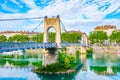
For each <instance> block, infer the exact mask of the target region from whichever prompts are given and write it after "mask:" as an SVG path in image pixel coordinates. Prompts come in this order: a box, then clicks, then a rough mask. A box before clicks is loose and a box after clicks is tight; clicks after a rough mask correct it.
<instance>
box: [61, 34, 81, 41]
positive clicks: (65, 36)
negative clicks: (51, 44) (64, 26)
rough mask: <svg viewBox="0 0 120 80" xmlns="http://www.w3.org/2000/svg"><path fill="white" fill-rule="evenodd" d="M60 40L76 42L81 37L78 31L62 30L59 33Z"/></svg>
mask: <svg viewBox="0 0 120 80" xmlns="http://www.w3.org/2000/svg"><path fill="white" fill-rule="evenodd" d="M61 36H62V42H69V43H70V42H73V43H77V42H78V40H80V39H81V36H82V35H81V34H80V33H79V32H71V33H70V32H64V33H62V34H61Z"/></svg>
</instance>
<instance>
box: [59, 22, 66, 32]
mask: <svg viewBox="0 0 120 80" xmlns="http://www.w3.org/2000/svg"><path fill="white" fill-rule="evenodd" d="M60 23H61V24H62V26H63V30H64V31H65V32H67V30H66V29H65V26H64V24H63V22H62V21H61V20H60Z"/></svg>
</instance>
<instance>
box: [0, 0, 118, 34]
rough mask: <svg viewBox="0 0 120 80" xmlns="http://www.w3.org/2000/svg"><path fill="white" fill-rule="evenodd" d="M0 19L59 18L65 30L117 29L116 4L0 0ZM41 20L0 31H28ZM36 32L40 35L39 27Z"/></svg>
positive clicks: (1, 25)
mask: <svg viewBox="0 0 120 80" xmlns="http://www.w3.org/2000/svg"><path fill="white" fill-rule="evenodd" d="M0 15H1V17H0V19H8V18H25V17H44V16H50V17H51V16H56V15H60V18H61V20H62V22H63V23H64V26H65V27H66V29H67V30H80V31H82V32H86V33H89V32H90V31H93V30H94V28H95V27H96V26H98V25H116V26H117V28H119V27H120V0H0ZM42 20H43V19H40V20H22V21H5V22H0V31H6V30H14V31H32V29H34V28H35V27H36V26H37V25H38V24H39V23H40V22H41V21H42ZM36 31H41V32H42V31H43V25H41V26H40V27H39V28H38V29H37V30H36Z"/></svg>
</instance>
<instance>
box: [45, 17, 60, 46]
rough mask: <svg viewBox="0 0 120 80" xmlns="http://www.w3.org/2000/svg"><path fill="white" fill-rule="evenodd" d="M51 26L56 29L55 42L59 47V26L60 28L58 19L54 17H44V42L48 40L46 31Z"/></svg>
mask: <svg viewBox="0 0 120 80" xmlns="http://www.w3.org/2000/svg"><path fill="white" fill-rule="evenodd" d="M51 27H53V28H54V29H55V30H56V43H57V46H58V48H61V28H60V19H59V17H56V18H47V17H45V18H44V42H49V40H48V31H49V29H50V28H51Z"/></svg>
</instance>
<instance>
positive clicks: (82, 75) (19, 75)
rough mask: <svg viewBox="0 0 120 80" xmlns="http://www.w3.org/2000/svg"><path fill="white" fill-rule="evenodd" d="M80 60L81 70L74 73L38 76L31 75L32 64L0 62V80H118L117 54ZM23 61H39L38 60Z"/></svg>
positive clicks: (119, 61) (85, 56) (118, 64)
mask: <svg viewBox="0 0 120 80" xmlns="http://www.w3.org/2000/svg"><path fill="white" fill-rule="evenodd" d="M80 58H81V60H80V61H81V63H83V64H84V65H83V67H82V69H80V70H79V71H78V72H76V73H72V74H59V75H40V74H39V75H38V74H36V73H33V72H31V69H32V68H33V67H36V66H34V65H31V64H32V62H29V63H27V62H26V63H24V64H23V65H22V66H19V64H16V63H15V62H13V63H14V64H16V65H13V64H12V62H10V61H6V62H5V64H3V63H2V62H4V61H2V62H0V80H120V55H119V54H92V55H91V54H89V55H80ZM0 59H1V58H0ZM24 60H25V61H34V62H36V61H38V62H39V61H41V59H38V58H32V59H31V58H30V59H24ZM24 60H22V61H24ZM10 63H11V64H10ZM19 63H20V62H19ZM20 65H21V64H20ZM26 65H27V66H26ZM111 74H112V75H111Z"/></svg>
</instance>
